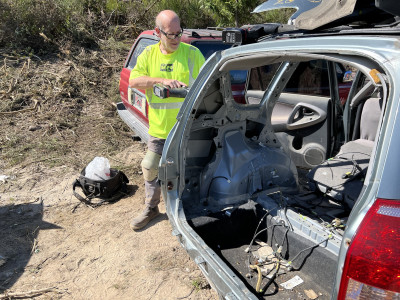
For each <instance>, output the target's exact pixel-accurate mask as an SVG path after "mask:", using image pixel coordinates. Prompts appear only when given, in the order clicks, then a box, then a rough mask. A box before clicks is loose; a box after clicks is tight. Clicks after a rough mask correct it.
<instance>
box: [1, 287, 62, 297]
mask: <svg viewBox="0 0 400 300" xmlns="http://www.w3.org/2000/svg"><path fill="white" fill-rule="evenodd" d="M55 291H58V289H57V288H47V289H41V290H33V291H29V292H23V293H8V292H5V293H4V294H1V295H0V299H12V298H30V297H36V296H40V295H42V294H45V293H49V292H55Z"/></svg>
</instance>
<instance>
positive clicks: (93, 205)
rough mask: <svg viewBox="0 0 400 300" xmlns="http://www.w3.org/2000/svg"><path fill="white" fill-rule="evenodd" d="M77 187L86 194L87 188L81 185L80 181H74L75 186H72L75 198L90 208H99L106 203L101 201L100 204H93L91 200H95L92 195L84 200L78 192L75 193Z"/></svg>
mask: <svg viewBox="0 0 400 300" xmlns="http://www.w3.org/2000/svg"><path fill="white" fill-rule="evenodd" d="M76 187H80V188H81V189H82V191H83V192H85V191H86V190H85V188H84V187H83V186H82V185H81V183H80V182H79V180H78V179H76V180H75V181H74V183H73V185H72V191H73V193H74V196H75V197H76V198H77V199H78V200H79V201H81V202H82V203H84V204H86V205H89V206H91V207H97V206H99V205H101V204H102V203H103V202H105V200H101V201H100V202H98V203H92V202H91V201H90V199H91V198H94V195H93V194H91V195H89V196H86V197H85V198H83V197H82V196H81V195H79V194H78V192H76V191H75V188H76Z"/></svg>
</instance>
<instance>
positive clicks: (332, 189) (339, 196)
mask: <svg viewBox="0 0 400 300" xmlns="http://www.w3.org/2000/svg"><path fill="white" fill-rule="evenodd" d="M354 104H357V106H358V108H357V115H358V117H356V122H357V123H356V126H355V129H354V133H355V134H354V135H353V138H355V137H356V136H357V135H358V134H359V138H357V139H354V140H353V141H349V142H347V143H345V144H344V145H343V146H342V147H341V148H340V151H339V153H338V154H337V155H336V156H335V157H333V158H330V159H328V160H326V161H325V162H323V163H322V164H320V165H318V166H317V167H315V168H314V169H312V170H311V171H310V172H309V173H308V174H307V177H308V179H309V185H310V188H311V190H313V191H317V190H318V191H320V192H322V193H324V194H326V195H328V196H330V197H332V198H333V199H336V200H339V201H344V202H345V203H347V204H348V205H349V206H350V207H352V206H353V205H354V202H355V201H356V200H357V198H358V196H359V194H360V192H361V189H362V186H363V182H364V177H365V174H366V173H367V169H368V164H369V160H370V157H371V153H372V149H373V147H374V144H375V142H374V141H375V135H376V132H377V129H378V126H379V119H380V116H381V113H380V112H381V110H382V99H381V98H380V97H378V98H368V99H367V100H365V102H364V101H361V100H360V99H359V98H357V97H355V98H354V99H353V101H352V103H351V104H350V106H355V105H354ZM357 120H359V121H357Z"/></svg>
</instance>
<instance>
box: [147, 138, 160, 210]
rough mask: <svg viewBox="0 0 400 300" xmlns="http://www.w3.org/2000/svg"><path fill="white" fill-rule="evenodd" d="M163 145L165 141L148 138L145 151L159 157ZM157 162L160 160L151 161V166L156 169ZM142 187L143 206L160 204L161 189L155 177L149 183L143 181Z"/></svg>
mask: <svg viewBox="0 0 400 300" xmlns="http://www.w3.org/2000/svg"><path fill="white" fill-rule="evenodd" d="M164 144H165V139H160V138H156V137H153V136H150V137H149V141H148V143H147V151H151V152H154V153H157V154H158V155H161V154H162V151H163V148H164ZM159 162H160V159H158V160H157V161H153V164H154V165H155V166H157V168H158V163H159ZM142 168H143V166H142ZM144 185H145V194H146V200H145V204H146V205H148V206H150V207H156V206H157V205H158V204H159V203H160V196H161V187H160V185H159V183H158V178H157V177H155V179H154V180H151V181H147V180H146V179H145V181H144Z"/></svg>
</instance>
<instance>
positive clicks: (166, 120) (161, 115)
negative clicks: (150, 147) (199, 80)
mask: <svg viewBox="0 0 400 300" xmlns="http://www.w3.org/2000/svg"><path fill="white" fill-rule="evenodd" d="M204 61H205V59H204V56H203V55H202V54H201V52H200V50H199V49H197V48H196V47H194V46H191V45H188V44H185V43H182V42H181V43H180V44H179V47H178V49H177V50H176V51H175V52H173V53H171V54H163V53H161V51H160V42H159V43H157V44H155V45H150V46H147V47H146V49H145V50H144V51H143V52H142V53H141V54H140V55H139V56H138V58H137V63H136V66H135V67H134V68H133V70H132V72H131V74H130V77H129V79H133V78H137V77H141V76H149V77H161V78H167V79H175V80H179V81H182V82H184V83H185V84H187V85H189V82H191V81H192V80H191V79H190V76H192V77H193V79H194V78H196V77H197V75H198V74H199V71H200V68H201V66H202V65H203V63H204ZM146 99H147V102H148V103H149V134H150V135H151V136H154V137H157V138H162V139H166V138H167V136H168V134H169V132H170V131H171V129H172V127H173V126H174V125H175V122H176V116H177V115H178V112H179V109H180V108H181V106H182V103H183V101H184V100H185V99H184V98H173V97H171V98H167V99H160V98H158V97H157V96H156V95H155V94H154V93H153V89H147V90H146Z"/></svg>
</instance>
